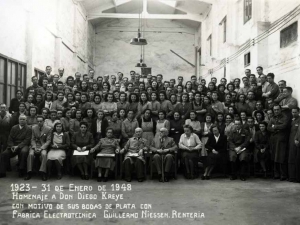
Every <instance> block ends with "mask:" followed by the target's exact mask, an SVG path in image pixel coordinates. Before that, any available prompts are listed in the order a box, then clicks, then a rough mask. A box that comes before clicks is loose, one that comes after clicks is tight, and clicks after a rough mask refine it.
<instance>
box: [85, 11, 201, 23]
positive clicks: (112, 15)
mask: <svg viewBox="0 0 300 225" xmlns="http://www.w3.org/2000/svg"><path fill="white" fill-rule="evenodd" d="M87 18H88V20H95V19H98V18H115V19H138V18H139V14H129V13H97V14H94V13H93V14H92V13H89V14H88V16H87ZM143 19H166V20H192V21H197V22H202V21H203V20H204V17H203V16H200V15H197V14H187V15H184V14H149V13H143Z"/></svg>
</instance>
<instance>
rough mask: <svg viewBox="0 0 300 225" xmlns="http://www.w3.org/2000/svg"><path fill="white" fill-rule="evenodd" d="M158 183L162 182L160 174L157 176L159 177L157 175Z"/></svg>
mask: <svg viewBox="0 0 300 225" xmlns="http://www.w3.org/2000/svg"><path fill="white" fill-rule="evenodd" d="M158 181H159V182H164V180H163V178H162V175H161V174H159V175H158Z"/></svg>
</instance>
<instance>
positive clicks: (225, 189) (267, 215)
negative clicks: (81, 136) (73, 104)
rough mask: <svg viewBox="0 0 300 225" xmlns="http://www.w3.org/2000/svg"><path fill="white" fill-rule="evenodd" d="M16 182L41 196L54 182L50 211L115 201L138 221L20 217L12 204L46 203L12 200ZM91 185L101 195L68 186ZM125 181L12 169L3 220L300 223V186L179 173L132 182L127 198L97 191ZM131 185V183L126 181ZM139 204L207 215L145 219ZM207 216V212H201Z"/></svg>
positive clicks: (0, 203) (5, 182)
mask: <svg viewBox="0 0 300 225" xmlns="http://www.w3.org/2000/svg"><path fill="white" fill-rule="evenodd" d="M12 183H17V184H21V183H28V184H30V185H31V187H32V186H37V188H36V189H32V188H31V190H30V191H29V192H26V191H23V192H22V191H20V192H19V194H25V193H26V194H37V193H39V194H41V193H43V192H42V191H41V189H42V187H41V184H42V183H44V184H50V189H51V190H50V191H49V192H44V194H48V195H49V196H52V194H56V196H57V199H54V200H53V199H50V200H46V201H44V203H50V204H52V206H53V209H52V210H49V212H50V213H52V212H53V213H56V212H83V213H85V212H87V211H88V210H83V209H79V210H67V209H66V207H67V204H72V203H73V204H76V203H77V204H80V205H81V204H86V203H91V204H93V205H95V204H102V206H103V207H104V205H105V204H112V209H113V210H114V212H117V213H119V212H125V213H126V212H137V213H139V218H138V219H121V218H111V219H105V218H103V217H104V214H103V211H104V210H103V209H97V210H89V211H88V212H91V213H96V216H97V218H92V219H89V218H84V219H78V218H77V219H74V218H73V219H46V218H43V210H42V209H34V210H31V212H40V213H41V217H42V218H37V219H32V218H31V219H21V218H12V217H13V209H12V204H14V203H23V204H24V205H25V207H24V208H23V209H18V212H22V213H25V212H29V211H30V210H29V209H27V206H28V204H29V203H41V202H40V201H39V200H13V199H12V192H11V184H12ZM70 183H73V184H75V185H87V186H92V187H93V189H94V190H93V191H92V192H85V193H89V194H98V195H97V196H98V199H97V200H77V193H76V192H70V189H69V184H70ZM124 183H125V182H123V181H120V180H118V181H109V182H107V183H97V182H96V181H95V180H88V181H82V180H81V179H80V178H79V177H69V176H64V177H63V179H62V180H60V181H57V180H56V179H50V180H48V181H47V182H42V181H41V180H40V179H39V178H38V177H33V178H32V179H31V180H30V181H29V182H25V181H23V180H20V179H19V178H17V175H16V173H14V172H11V173H9V174H8V177H7V178H4V179H1V180H0V190H1V195H0V224H22V225H27V224H30V225H34V224H65V225H67V224H73V225H75V224H133V223H136V224H184V223H188V224H214V225H215V224H238V225H243V224H259V225H261V224H267V225H270V224H288V225H290V224H300V184H296V183H290V182H286V181H285V182H283V181H278V180H276V181H274V180H271V179H270V180H262V179H258V178H256V179H254V178H252V179H248V180H247V181H246V182H242V181H240V180H236V181H230V180H229V179H225V178H217V179H211V180H208V181H202V180H201V179H196V180H185V179H184V178H183V177H181V176H179V178H178V180H172V181H171V182H170V183H159V182H158V181H156V180H147V181H145V182H143V183H138V182H137V181H132V182H131V185H132V190H131V191H126V192H114V193H116V194H118V193H119V194H120V193H123V195H124V199H122V200H119V201H117V202H116V201H114V200H103V199H102V198H101V197H102V196H101V192H98V190H97V188H98V185H104V184H106V186H107V192H108V193H113V192H112V191H111V187H110V185H111V184H124ZM125 184H126V185H127V183H125ZM60 185H62V186H63V192H64V193H65V194H73V195H74V200H60V199H59V198H58V197H59V192H56V191H55V190H54V187H55V186H60ZM128 203H131V204H135V206H136V209H135V210H133V209H116V208H115V207H116V204H122V205H123V204H128ZM57 204H64V207H65V209H62V210H61V209H56V206H57ZM140 204H151V206H152V209H149V211H150V212H164V213H169V216H170V217H172V216H171V215H172V210H176V211H178V212H199V211H200V212H201V213H204V216H205V218H195V219H192V218H163V219H157V218H156V219H154V218H141V216H140V215H141V211H142V210H141V209H140ZM202 215H203V214H202Z"/></svg>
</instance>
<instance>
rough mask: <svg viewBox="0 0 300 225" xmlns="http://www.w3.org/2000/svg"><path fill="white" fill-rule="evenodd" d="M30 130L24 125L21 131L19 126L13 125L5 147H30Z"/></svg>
mask: <svg viewBox="0 0 300 225" xmlns="http://www.w3.org/2000/svg"><path fill="white" fill-rule="evenodd" d="M31 133H32V132H31V128H30V127H29V126H27V125H25V126H24V127H23V128H22V129H20V127H19V125H15V126H13V127H12V129H11V131H10V134H9V136H8V140H7V146H9V147H12V146H16V145H17V146H18V148H20V149H21V148H23V147H25V146H26V145H27V146H29V145H30V140H31Z"/></svg>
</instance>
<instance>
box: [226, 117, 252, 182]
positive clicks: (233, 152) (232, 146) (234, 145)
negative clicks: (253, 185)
mask: <svg viewBox="0 0 300 225" xmlns="http://www.w3.org/2000/svg"><path fill="white" fill-rule="evenodd" d="M234 125H235V128H234V130H233V131H232V132H231V133H230V135H229V138H228V142H229V145H228V151H229V161H230V162H231V176H230V180H236V178H237V168H236V160H237V159H238V160H239V161H240V179H241V180H242V181H245V180H246V176H245V170H246V165H247V162H248V160H249V150H248V145H249V141H250V135H249V132H248V131H247V130H246V129H244V128H243V127H242V121H240V120H236V121H235V122H234Z"/></svg>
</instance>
